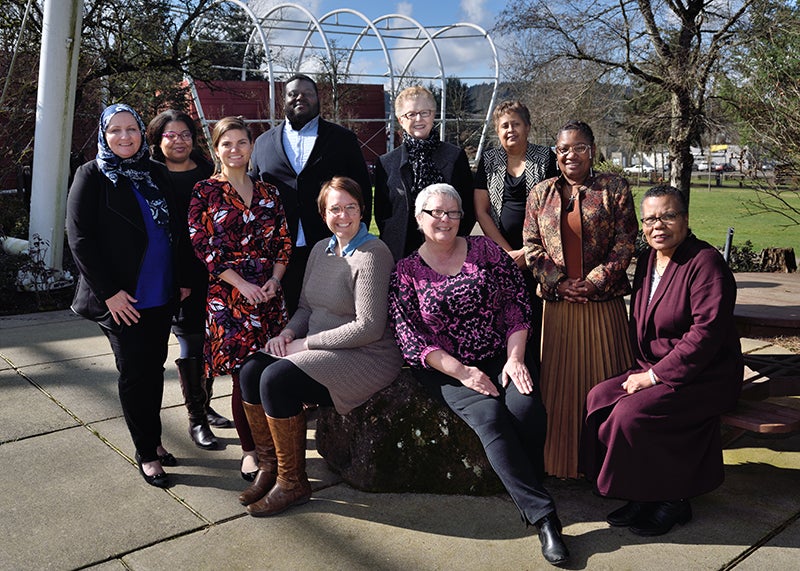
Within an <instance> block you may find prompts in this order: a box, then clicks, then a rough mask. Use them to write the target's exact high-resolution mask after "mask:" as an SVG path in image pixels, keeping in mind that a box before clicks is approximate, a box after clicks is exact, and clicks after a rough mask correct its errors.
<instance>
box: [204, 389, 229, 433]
mask: <svg viewBox="0 0 800 571" xmlns="http://www.w3.org/2000/svg"><path fill="white" fill-rule="evenodd" d="M205 387H206V403H205V404H206V421H207V422H208V424H209V425H210V426H215V427H217V428H233V422H231V421H230V420H228V419H227V418H225V417H224V416H222V415H221V414H220V413H218V412H217V411H216V410H214V409H213V408H211V397H213V396H214V377H207V378H206V379H205Z"/></svg>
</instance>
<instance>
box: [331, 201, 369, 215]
mask: <svg viewBox="0 0 800 571" xmlns="http://www.w3.org/2000/svg"><path fill="white" fill-rule="evenodd" d="M327 210H328V212H329V213H330V214H333V215H334V216H339V215H340V214H341V213H342V212H344V213H346V214H347V215H348V216H355V215H356V214H358V213H360V212H361V207H360V206H359V205H358V204H348V205H347V206H345V207H341V206H331V207H330V208H328V209H327Z"/></svg>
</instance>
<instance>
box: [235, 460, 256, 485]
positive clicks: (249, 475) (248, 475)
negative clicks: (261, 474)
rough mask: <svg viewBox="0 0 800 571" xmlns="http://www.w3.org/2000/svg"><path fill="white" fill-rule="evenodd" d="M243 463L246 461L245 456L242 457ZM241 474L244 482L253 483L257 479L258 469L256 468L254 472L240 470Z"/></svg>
mask: <svg viewBox="0 0 800 571" xmlns="http://www.w3.org/2000/svg"><path fill="white" fill-rule="evenodd" d="M242 461H244V456H242ZM239 473H240V474H241V475H242V480H244V481H246V482H252V481H253V480H255V479H256V474H258V468H256V469H255V470H253V471H252V472H244V471H242V470H241V469H239Z"/></svg>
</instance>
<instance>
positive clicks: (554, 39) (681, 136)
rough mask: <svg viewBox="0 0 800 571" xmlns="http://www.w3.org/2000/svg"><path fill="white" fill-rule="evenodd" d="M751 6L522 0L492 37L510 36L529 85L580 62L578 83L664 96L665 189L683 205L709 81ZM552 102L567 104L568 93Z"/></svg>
mask: <svg viewBox="0 0 800 571" xmlns="http://www.w3.org/2000/svg"><path fill="white" fill-rule="evenodd" d="M759 1H760V0H740V1H738V2H719V1H718V0H681V1H678V0H665V1H663V2H656V1H653V0H589V1H584V0H565V1H562V2H557V3H554V2H551V1H548V0H524V1H523V2H522V3H518V2H515V3H514V4H513V6H512V5H509V7H508V8H507V9H506V10H505V11H504V12H503V14H502V16H501V19H500V22H499V24H498V27H497V29H498V30H499V31H501V32H503V33H514V34H515V40H516V41H515V43H514V45H513V46H512V54H513V56H514V58H513V61H515V62H516V63H517V64H518V65H517V69H518V73H519V74H526V75H527V76H528V77H535V76H536V75H537V74H538V73H539V72H540V70H542V69H543V67H546V66H548V65H550V64H553V63H554V62H558V61H560V60H572V61H583V62H589V63H591V64H593V66H594V67H592V68H587V71H591V70H595V71H596V72H597V73H596V75H595V76H594V77H584V78H582V79H583V80H590V81H600V80H605V81H606V82H610V83H617V84H620V85H621V84H625V83H626V82H629V81H630V80H632V79H636V80H638V81H640V82H643V83H645V84H647V85H650V86H652V87H653V88H654V89H656V90H660V91H663V92H664V93H665V94H667V96H668V99H669V117H668V121H669V140H668V148H669V159H670V161H671V164H672V170H671V172H670V181H671V183H672V184H673V185H675V186H677V187H678V188H680V189H681V190H682V191H683V192H684V193H685V195H686V197H687V199H688V196H689V184H690V179H691V172H692V167H691V165H692V155H691V151H690V145H691V144H692V143H693V142H695V141H697V140H699V138H700V135H701V134H702V133H703V130H704V128H705V111H706V103H707V100H708V97H709V89H710V88H711V87H712V85H711V83H712V78H713V76H714V73H715V72H716V71H717V69H718V66H719V65H720V64H721V62H722V60H723V57H724V55H725V53H726V50H727V49H728V48H729V47H730V46H731V45H732V44H733V43H734V42H736V41H737V34H739V33H740V32H741V31H742V30H743V29H744V28H746V27H747V25H748V22H747V19H746V15H747V14H748V12H749V10H750V9H751V8H752V7H753V5H754V4H755V3H756V2H759ZM514 48H516V49H514ZM560 97H561V98H562V99H566V100H569V99H570V98H572V97H573V90H572V89H570V87H569V85H566V86H565V90H564V91H563V92H562V93H561V94H560ZM665 120H667V118H665Z"/></svg>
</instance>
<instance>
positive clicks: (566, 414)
mask: <svg viewBox="0 0 800 571" xmlns="http://www.w3.org/2000/svg"><path fill="white" fill-rule="evenodd" d="M632 363H633V357H632V354H631V347H630V340H629V337H628V316H627V312H626V310H625V302H624V300H623V298H621V297H620V298H616V299H613V300H610V301H602V302H589V303H586V304H580V303H569V302H566V301H554V302H548V301H546V302H545V304H544V314H543V316H542V369H541V379H540V385H541V391H542V399H543V401H544V405H545V408H546V409H547V440H546V442H545V448H544V465H545V470H546V471H547V473H548V474H550V475H551V476H555V477H557V478H577V477H579V474H578V441H579V438H580V431H581V425H582V420H583V406H584V401H585V399H586V394H587V393H588V392H589V389H591V388H592V387H593V386H594V385H596V384H597V383H599V382H600V381H602V380H604V379H606V378H608V377H611V376H613V375H617V374H620V373H622V372H623V371H625V370H627V369H628V368H630V366H631V365H632Z"/></svg>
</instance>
